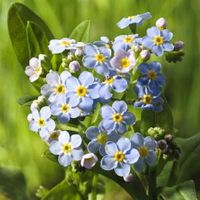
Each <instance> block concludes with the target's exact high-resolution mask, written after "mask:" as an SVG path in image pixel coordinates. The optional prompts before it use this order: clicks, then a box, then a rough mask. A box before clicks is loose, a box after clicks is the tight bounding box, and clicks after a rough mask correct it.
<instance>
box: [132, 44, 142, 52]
mask: <svg viewBox="0 0 200 200" xmlns="http://www.w3.org/2000/svg"><path fill="white" fill-rule="evenodd" d="M133 50H134V51H135V52H136V53H140V52H141V51H142V47H141V46H140V45H135V46H134V47H133Z"/></svg>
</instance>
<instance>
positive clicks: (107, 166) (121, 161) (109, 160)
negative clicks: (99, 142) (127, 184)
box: [101, 138, 139, 176]
mask: <svg viewBox="0 0 200 200" xmlns="http://www.w3.org/2000/svg"><path fill="white" fill-rule="evenodd" d="M105 151H106V155H105V156H104V157H103V158H102V160H101V168H102V169H104V170H108V171H109V170H113V169H114V171H115V173H116V174H117V175H118V176H128V175H129V173H130V169H131V168H130V164H134V163H136V162H137V161H138V159H139V152H138V151H137V150H136V149H134V148H132V147H131V142H130V140H129V139H128V138H120V139H119V140H118V141H117V143H114V142H111V141H110V142H107V143H106V145H105Z"/></svg>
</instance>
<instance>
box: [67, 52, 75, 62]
mask: <svg viewBox="0 0 200 200" xmlns="http://www.w3.org/2000/svg"><path fill="white" fill-rule="evenodd" d="M73 57H74V55H73V54H72V53H69V55H68V56H67V61H72V60H73Z"/></svg>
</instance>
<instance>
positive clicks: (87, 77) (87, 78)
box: [79, 72, 94, 87]
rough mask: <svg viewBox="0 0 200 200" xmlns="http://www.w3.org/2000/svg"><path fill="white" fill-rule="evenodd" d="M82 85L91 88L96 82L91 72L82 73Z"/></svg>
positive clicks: (80, 77) (80, 78)
mask: <svg viewBox="0 0 200 200" xmlns="http://www.w3.org/2000/svg"><path fill="white" fill-rule="evenodd" d="M79 80H80V82H81V85H84V86H86V87H87V86H89V85H91V84H93V82H94V76H93V75H92V74H91V73H90V72H82V73H81V74H80V76H79Z"/></svg>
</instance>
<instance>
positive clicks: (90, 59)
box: [82, 56, 96, 68]
mask: <svg viewBox="0 0 200 200" xmlns="http://www.w3.org/2000/svg"><path fill="white" fill-rule="evenodd" d="M82 61H83V65H84V66H85V67H88V68H94V67H95V66H96V60H95V57H94V56H84V57H83V59H82Z"/></svg>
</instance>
